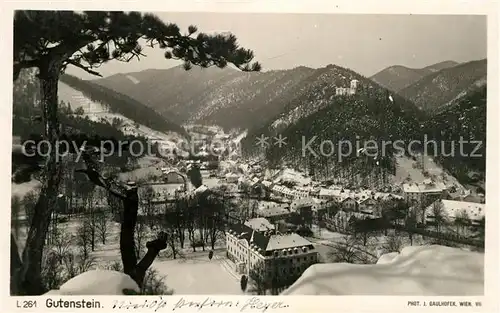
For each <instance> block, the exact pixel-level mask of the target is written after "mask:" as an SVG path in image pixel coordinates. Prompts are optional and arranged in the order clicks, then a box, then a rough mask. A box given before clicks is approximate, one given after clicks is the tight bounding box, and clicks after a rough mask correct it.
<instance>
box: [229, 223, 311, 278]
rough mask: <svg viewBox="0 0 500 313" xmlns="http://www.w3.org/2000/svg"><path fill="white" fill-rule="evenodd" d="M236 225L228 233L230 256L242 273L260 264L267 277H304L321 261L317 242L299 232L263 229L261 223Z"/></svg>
mask: <svg viewBox="0 0 500 313" xmlns="http://www.w3.org/2000/svg"><path fill="white" fill-rule="evenodd" d="M253 227H254V223H253V222H252V223H245V224H233V225H230V226H229V229H228V231H227V232H226V248H227V256H228V258H229V259H231V260H232V261H233V262H234V263H235V266H236V270H237V272H238V273H240V274H246V275H248V274H249V272H250V271H251V270H252V269H256V268H257V267H260V268H259V270H260V271H261V272H262V273H263V274H264V279H265V280H270V279H272V277H276V276H278V275H279V276H281V277H287V276H294V277H298V276H300V275H301V274H302V273H303V272H304V271H305V270H306V269H307V268H308V267H309V266H311V265H312V264H315V263H317V262H318V252H316V250H315V248H314V245H313V244H312V243H311V242H309V241H308V240H306V239H305V238H303V237H301V236H299V235H297V234H294V233H292V234H280V233H278V232H276V230H268V231H261V230H260V229H262V228H261V226H260V223H258V227H257V228H253Z"/></svg>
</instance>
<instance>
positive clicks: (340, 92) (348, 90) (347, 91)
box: [335, 79, 359, 96]
mask: <svg viewBox="0 0 500 313" xmlns="http://www.w3.org/2000/svg"><path fill="white" fill-rule="evenodd" d="M358 84H359V80H357V79H353V80H351V83H350V87H336V88H335V95H337V96H345V95H354V94H356V90H357V89H358Z"/></svg>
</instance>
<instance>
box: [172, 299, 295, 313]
mask: <svg viewBox="0 0 500 313" xmlns="http://www.w3.org/2000/svg"><path fill="white" fill-rule="evenodd" d="M287 307H288V305H287V304H285V303H283V302H282V301H263V300H262V299H261V298H258V297H252V298H250V299H248V300H247V301H245V302H240V301H221V300H215V299H212V298H210V297H208V298H206V299H204V300H203V301H191V300H186V299H185V298H181V299H179V301H178V302H177V303H176V304H175V305H174V307H173V309H172V311H175V310H178V309H183V308H197V309H198V311H199V310H202V309H203V308H221V309H222V308H236V309H238V310H239V311H240V312H254V311H256V312H262V313H263V312H266V311H267V310H268V309H273V310H276V309H284V308H287Z"/></svg>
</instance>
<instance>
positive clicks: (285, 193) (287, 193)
mask: <svg viewBox="0 0 500 313" xmlns="http://www.w3.org/2000/svg"><path fill="white" fill-rule="evenodd" d="M273 194H274V195H276V196H277V197H281V198H287V199H293V198H294V193H293V190H292V189H290V188H288V187H286V186H282V185H274V186H273Z"/></svg>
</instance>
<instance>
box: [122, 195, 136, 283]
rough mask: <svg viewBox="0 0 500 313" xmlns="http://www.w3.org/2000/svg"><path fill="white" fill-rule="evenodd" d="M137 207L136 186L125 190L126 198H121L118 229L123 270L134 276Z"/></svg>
mask: <svg viewBox="0 0 500 313" xmlns="http://www.w3.org/2000/svg"><path fill="white" fill-rule="evenodd" d="M138 208H139V196H138V194H137V188H131V189H130V190H128V191H127V198H126V199H124V200H123V213H122V214H123V215H122V221H121V229H120V253H121V257H122V263H123V272H124V273H125V274H128V275H129V276H131V277H134V270H135V266H136V264H137V255H136V254H135V239H134V232H135V225H136V223H137V210H138Z"/></svg>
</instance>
